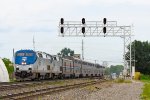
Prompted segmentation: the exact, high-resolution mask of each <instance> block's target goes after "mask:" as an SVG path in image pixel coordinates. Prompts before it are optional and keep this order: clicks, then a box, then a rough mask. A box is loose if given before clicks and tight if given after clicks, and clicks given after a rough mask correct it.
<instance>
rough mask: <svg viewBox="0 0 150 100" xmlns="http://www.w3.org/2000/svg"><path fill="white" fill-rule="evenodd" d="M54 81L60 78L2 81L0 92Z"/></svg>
mask: <svg viewBox="0 0 150 100" xmlns="http://www.w3.org/2000/svg"><path fill="white" fill-rule="evenodd" d="M82 79H88V78H82ZM93 79H94V78H93ZM64 80H76V79H64ZM54 81H58V80H41V81H25V82H4V83H0V92H2V91H6V90H12V89H19V88H26V87H30V86H31V87H32V86H37V85H44V84H47V83H49V82H54ZM59 81H60V80H59Z"/></svg>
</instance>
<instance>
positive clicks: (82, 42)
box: [82, 39, 84, 60]
mask: <svg viewBox="0 0 150 100" xmlns="http://www.w3.org/2000/svg"><path fill="white" fill-rule="evenodd" d="M82 60H84V42H83V39H82Z"/></svg>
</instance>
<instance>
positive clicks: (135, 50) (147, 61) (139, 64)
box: [127, 40, 150, 74]
mask: <svg viewBox="0 0 150 100" xmlns="http://www.w3.org/2000/svg"><path fill="white" fill-rule="evenodd" d="M131 47H132V48H131V52H132V59H134V55H135V70H136V71H138V72H141V73H143V74H150V42H148V41H138V40H134V41H133V42H132V44H131ZM128 49H130V46H128ZM129 53H130V52H127V54H129ZM128 60H129V59H128ZM133 63H134V62H132V65H133Z"/></svg>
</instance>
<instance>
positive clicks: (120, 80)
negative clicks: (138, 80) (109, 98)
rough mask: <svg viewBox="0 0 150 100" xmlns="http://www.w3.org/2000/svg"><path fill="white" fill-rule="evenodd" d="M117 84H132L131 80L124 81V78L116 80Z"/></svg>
mask: <svg viewBox="0 0 150 100" xmlns="http://www.w3.org/2000/svg"><path fill="white" fill-rule="evenodd" d="M114 81H115V82H116V83H132V81H131V80H125V79H122V78H119V79H116V80H114Z"/></svg>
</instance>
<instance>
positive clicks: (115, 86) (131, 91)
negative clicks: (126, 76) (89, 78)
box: [33, 81, 143, 100]
mask: <svg viewBox="0 0 150 100" xmlns="http://www.w3.org/2000/svg"><path fill="white" fill-rule="evenodd" d="M142 87H143V83H142V82H137V81H133V82H132V83H113V82H104V83H100V84H96V85H92V86H87V87H84V88H76V89H72V90H67V91H63V92H59V93H54V94H49V95H45V96H42V97H35V98H33V99H35V100H37V99H40V100H140V94H141V93H142Z"/></svg>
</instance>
